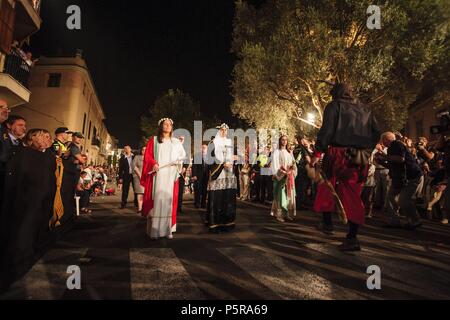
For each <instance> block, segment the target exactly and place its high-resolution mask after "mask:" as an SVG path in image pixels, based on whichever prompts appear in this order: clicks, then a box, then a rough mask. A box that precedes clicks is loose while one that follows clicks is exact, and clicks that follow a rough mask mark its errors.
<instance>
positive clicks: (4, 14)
mask: <svg viewBox="0 0 450 320" xmlns="http://www.w3.org/2000/svg"><path fill="white" fill-rule="evenodd" d="M15 17H16V11H15V10H14V8H13V7H12V5H11V4H10V3H9V1H8V0H2V1H1V7H0V50H2V51H3V52H5V53H6V54H9V53H10V52H11V44H12V42H13V34H14V21H15Z"/></svg>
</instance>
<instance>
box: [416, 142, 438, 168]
mask: <svg viewBox="0 0 450 320" xmlns="http://www.w3.org/2000/svg"><path fill="white" fill-rule="evenodd" d="M416 149H417V159H418V160H419V163H420V164H422V165H423V164H424V163H427V164H428V165H429V164H430V161H432V160H433V159H434V156H435V154H434V152H432V151H431V149H430V148H429V147H428V139H427V138H425V137H420V138H419V142H418V143H417V145H416Z"/></svg>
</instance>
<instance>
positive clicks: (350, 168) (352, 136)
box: [312, 83, 381, 251]
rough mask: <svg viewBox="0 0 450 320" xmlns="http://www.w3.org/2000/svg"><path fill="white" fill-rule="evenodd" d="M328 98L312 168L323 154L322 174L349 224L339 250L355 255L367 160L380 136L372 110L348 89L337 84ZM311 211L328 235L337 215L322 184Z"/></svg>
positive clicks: (331, 198) (324, 185)
mask: <svg viewBox="0 0 450 320" xmlns="http://www.w3.org/2000/svg"><path fill="white" fill-rule="evenodd" d="M330 94H331V96H332V97H333V100H332V102H331V103H330V104H328V105H327V106H326V108H325V111H324V115H323V124H322V128H321V129H320V131H319V133H318V136H317V143H316V151H315V154H314V157H313V159H312V165H315V164H316V163H317V161H318V159H320V158H321V155H322V154H325V155H324V159H323V167H322V168H323V173H324V174H325V176H326V178H327V180H328V181H329V182H330V183H331V184H332V185H333V187H334V188H335V190H336V193H337V195H338V196H339V199H340V200H341V202H342V205H343V208H344V210H345V214H346V216H347V220H348V224H349V233H348V235H347V237H346V239H345V240H344V242H343V244H342V245H341V246H340V247H339V249H341V250H343V251H358V250H360V245H359V242H358V240H357V233H358V228H359V226H360V225H363V224H364V218H365V214H364V213H365V211H364V204H363V203H362V201H361V197H360V195H361V191H362V186H363V182H364V181H365V179H366V178H367V171H368V159H369V157H370V154H371V153H372V151H373V149H374V148H375V146H376V144H377V142H379V139H380V135H381V133H380V131H379V129H378V125H377V121H376V119H375V117H374V115H373V113H372V110H371V109H370V108H369V107H367V106H365V105H363V104H362V103H361V102H359V101H358V100H357V99H355V98H354V96H353V92H352V88H351V87H350V86H349V85H347V84H345V83H338V84H336V85H334V87H333V89H332V90H331V92H330ZM314 211H316V212H320V213H323V223H322V224H321V225H319V228H320V229H321V230H322V231H323V232H324V233H326V234H331V233H332V232H333V224H332V219H331V213H332V212H336V203H335V199H334V198H333V196H332V193H331V190H330V189H329V188H327V186H326V184H324V183H322V184H320V185H319V186H318V189H317V196H316V200H315V203H314Z"/></svg>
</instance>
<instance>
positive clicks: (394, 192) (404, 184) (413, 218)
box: [377, 132, 423, 230]
mask: <svg viewBox="0 0 450 320" xmlns="http://www.w3.org/2000/svg"><path fill="white" fill-rule="evenodd" d="M381 142H382V144H383V145H384V146H386V147H387V148H388V150H387V155H385V154H381V153H379V154H377V160H378V162H380V163H383V162H384V163H386V165H387V166H388V168H389V175H390V177H391V180H392V184H391V187H390V189H389V192H388V195H387V197H388V199H387V200H388V208H387V209H388V210H387V211H388V215H389V222H388V224H387V225H386V227H389V228H401V227H402V225H401V223H400V216H399V214H398V207H399V206H400V208H401V210H402V212H403V213H404V214H406V216H407V217H408V224H407V225H405V229H408V230H414V229H416V228H418V227H420V226H421V225H422V222H421V220H420V217H419V213H418V212H417V208H416V205H415V200H416V196H417V193H418V192H419V188H420V184H421V181H422V179H423V173H422V169H421V168H420V166H419V164H418V162H417V161H416V159H415V157H414V156H413V154H412V153H411V152H410V151H409V150H408V148H407V146H406V144H405V143H404V142H403V141H401V140H398V139H396V136H395V134H394V133H392V132H386V133H384V134H382V136H381ZM397 197H399V198H398V199H399V201H398V203H397V200H396V199H397Z"/></svg>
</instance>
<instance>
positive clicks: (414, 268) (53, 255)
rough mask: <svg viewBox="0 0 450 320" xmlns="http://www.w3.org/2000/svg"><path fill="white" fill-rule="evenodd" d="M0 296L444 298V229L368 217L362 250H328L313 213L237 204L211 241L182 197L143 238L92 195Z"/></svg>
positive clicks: (132, 221) (449, 252)
mask: <svg viewBox="0 0 450 320" xmlns="http://www.w3.org/2000/svg"><path fill="white" fill-rule="evenodd" d="M94 201H95V202H96V203H95V204H93V208H94V212H93V214H92V215H91V216H82V217H80V218H79V219H78V220H77V224H76V226H75V229H74V230H73V231H71V232H70V233H69V234H68V235H67V236H66V237H65V238H64V241H60V242H58V243H57V244H56V245H54V246H53V247H52V248H51V249H50V250H49V251H48V252H47V254H46V255H45V256H44V257H43V258H42V259H40V260H39V262H38V263H37V264H36V265H35V266H34V267H33V268H32V269H31V270H30V272H29V273H28V274H27V275H26V276H25V277H24V278H23V279H21V280H20V281H18V282H16V283H15V284H14V285H13V286H12V287H11V288H10V290H9V291H8V292H7V293H5V294H4V295H2V296H0V299H449V298H450V227H449V226H442V225H439V224H438V223H433V222H426V223H425V225H424V227H423V228H421V229H420V230H416V231H406V230H386V229H383V228H382V227H381V226H382V225H383V221H382V219H381V218H379V217H375V218H374V219H372V220H371V221H369V223H368V225H367V226H365V227H364V228H362V230H361V235H360V241H361V244H362V246H363V250H362V251H361V252H358V253H341V252H339V251H338V250H337V249H336V245H338V244H339V243H340V241H341V239H342V238H343V237H344V236H345V226H342V225H340V224H339V223H338V222H336V226H337V232H336V233H335V235H334V236H324V235H322V234H321V233H320V232H318V231H317V230H316V229H315V225H316V224H317V221H318V218H317V215H315V214H314V213H312V212H304V211H302V212H298V216H297V219H296V221H295V222H292V223H285V224H280V223H278V222H276V221H275V220H274V219H273V218H272V217H270V215H269V211H270V209H269V207H268V206H262V205H254V204H249V203H243V202H238V207H239V208H238V218H237V227H236V230H235V231H233V232H231V233H228V234H219V235H212V234H209V233H208V232H207V229H206V228H205V227H204V225H203V223H202V215H203V214H204V211H201V210H198V209H195V208H194V206H193V203H192V200H191V198H190V197H189V199H187V200H185V203H184V208H183V209H184V214H182V215H180V216H179V218H178V223H177V225H178V232H177V233H176V234H175V239H173V240H166V239H163V240H159V241H152V240H150V239H149V238H148V237H147V236H146V234H145V224H146V220H145V219H143V218H141V217H140V216H138V215H137V214H136V213H135V211H134V208H131V207H129V208H127V209H126V210H120V209H118V207H119V202H120V201H119V198H118V197H104V198H96V199H95V200H94ZM70 265H77V266H79V267H80V269H81V290H68V289H67V287H66V281H67V278H68V277H69V276H70V274H68V273H66V271H67V268H68V266H70ZM370 265H378V266H379V267H380V268H381V290H374V291H373V290H369V289H368V288H367V285H366V280H367V278H368V277H369V274H367V273H366V270H367V267H368V266H370Z"/></svg>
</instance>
